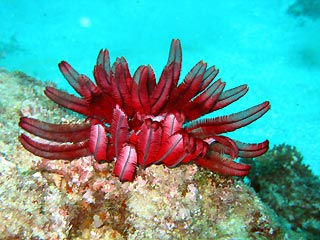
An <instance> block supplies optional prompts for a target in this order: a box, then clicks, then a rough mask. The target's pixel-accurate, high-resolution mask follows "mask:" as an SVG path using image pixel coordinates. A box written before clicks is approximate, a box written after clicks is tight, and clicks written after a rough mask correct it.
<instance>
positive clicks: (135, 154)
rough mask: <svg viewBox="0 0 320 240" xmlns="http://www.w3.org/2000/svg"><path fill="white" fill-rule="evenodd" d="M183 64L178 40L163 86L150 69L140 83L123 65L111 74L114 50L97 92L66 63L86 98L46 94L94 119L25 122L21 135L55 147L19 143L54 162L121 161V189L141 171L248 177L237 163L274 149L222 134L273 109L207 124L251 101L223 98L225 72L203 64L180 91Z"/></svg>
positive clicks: (101, 63) (103, 54)
mask: <svg viewBox="0 0 320 240" xmlns="http://www.w3.org/2000/svg"><path fill="white" fill-rule="evenodd" d="M181 63H182V52H181V44H180V41H179V40H172V43H171V48H170V53H169V58H168V62H167V64H166V66H165V67H164V70H163V71H162V74H161V76H160V79H159V81H158V82H157V81H156V77H155V74H154V71H153V69H152V67H151V66H150V65H148V66H140V67H139V68H138V69H137V70H136V72H135V73H134V75H133V76H131V75H130V72H129V68H128V63H127V61H126V59H125V58H123V57H121V58H117V59H116V61H115V62H114V63H113V65H112V67H111V66H110V59H109V52H108V50H101V51H100V53H99V56H98V59H97V63H96V65H95V67H94V71H93V73H94V78H95V82H96V84H95V83H93V82H92V81H91V80H90V79H89V78H88V77H87V76H85V75H82V74H79V73H78V72H77V71H76V70H74V69H73V68H72V67H71V66H70V65H69V64H68V63H67V62H65V61H62V62H61V63H60V64H59V68H60V71H61V72H62V74H63V76H64V77H65V78H66V80H67V81H68V82H69V84H70V85H71V86H72V87H73V88H74V89H75V91H76V92H77V93H78V94H79V95H80V96H81V97H77V96H74V95H71V94H68V93H66V92H63V91H60V90H58V89H55V88H52V87H47V88H46V89H45V91H44V93H45V94H46V96H47V97H48V98H50V99H51V100H52V101H54V102H56V103H57V104H59V105H61V106H63V107H65V108H68V109H70V110H72V111H75V112H78V113H80V114H83V115H85V116H87V120H86V122H85V123H82V124H52V123H46V122H43V121H39V120H37V119H33V118H27V117H22V118H21V119H20V122H19V125H20V127H22V128H23V129H24V130H26V131H27V132H29V133H31V134H33V135H36V136H38V137H40V138H43V139H46V140H49V141H50V143H41V142H38V141H35V140H33V139H32V138H30V137H28V136H27V135H25V134H21V135H20V137H19V140H20V142H21V143H22V145H23V146H24V148H26V149H27V150H28V151H30V152H31V153H33V154H35V155H37V156H40V157H43V158H47V159H64V160H73V159H77V158H80V157H83V156H89V155H93V156H94V158H95V159H96V160H97V161H98V162H104V161H112V160H115V166H114V171H113V173H114V174H115V175H116V176H118V177H119V179H120V180H121V181H132V180H133V179H134V175H135V172H136V167H137V166H140V167H142V168H146V167H148V166H149V165H151V164H164V165H166V166H168V167H176V166H178V165H179V164H186V163H190V162H193V163H195V164H197V165H200V166H202V167H205V168H207V169H210V170H211V171H214V172H217V173H219V174H223V175H233V176H245V175H247V174H248V173H249V171H250V166H249V165H245V164H241V163H237V162H234V159H236V158H237V157H243V158H247V157H257V156H259V155H262V154H263V153H265V152H266V151H267V150H268V145H269V143H268V141H267V140H266V141H264V142H261V143H257V144H247V143H243V142H239V141H235V140H233V139H231V138H229V137H226V136H223V135H221V134H223V133H226V132H231V131H234V130H236V129H238V128H241V127H244V126H246V125H248V124H250V123H252V122H253V121H255V120H257V119H258V118H260V117H261V116H262V115H264V114H265V113H266V112H267V111H268V110H269V109H270V104H269V102H267V101H266V102H263V103H261V104H259V105H256V106H254V107H251V108H248V109H246V110H244V111H241V112H238V113H234V114H231V115H226V116H221V117H215V118H208V119H201V120H200V119H198V118H200V117H201V116H203V115H205V114H208V113H211V112H213V111H215V110H218V109H221V108H223V107H225V106H227V105H229V104H231V103H233V102H234V101H236V100H238V99H239V98H241V97H242V96H244V95H245V94H246V92H247V91H248V87H247V85H241V86H239V87H235V88H232V89H229V90H226V91H223V90H224V87H225V85H226V84H225V83H224V82H222V81H221V80H220V79H219V80H216V81H214V79H215V77H216V75H217V74H218V70H217V69H216V68H215V67H214V66H212V67H207V64H206V63H204V62H203V61H200V62H198V63H197V64H196V65H195V66H194V67H193V68H192V69H191V70H190V72H189V73H188V74H187V76H186V77H185V78H184V80H183V81H182V82H181V83H180V84H179V77H180V72H181Z"/></svg>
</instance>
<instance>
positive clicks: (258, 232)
mask: <svg viewBox="0 0 320 240" xmlns="http://www.w3.org/2000/svg"><path fill="white" fill-rule="evenodd" d="M0 83H1V84H0V91H1V99H0V106H1V115H2V117H1V120H0V121H1V122H0V125H1V128H0V131H1V134H0V146H1V153H0V169H1V174H0V201H1V205H0V222H1V225H0V236H1V237H0V238H2V239H8V238H15V239H65V238H68V239H286V238H287V239H292V238H293V237H295V235H290V234H292V233H291V232H290V231H287V230H286V229H282V228H281V226H280V224H279V223H278V222H277V220H276V217H275V215H274V214H273V212H272V211H271V210H269V209H268V208H267V207H266V206H265V205H264V204H263V203H262V202H261V201H260V200H259V198H258V197H257V196H256V194H255V193H254V192H253V190H252V189H251V188H250V187H248V186H246V185H245V184H244V183H243V182H242V181H241V180H240V179H237V178H233V177H223V176H219V175H216V174H213V173H211V172H209V171H206V170H204V169H202V168H200V167H197V166H195V165H184V166H181V167H179V168H174V169H169V168H167V167H164V166H162V165H152V166H150V167H148V168H147V169H146V170H139V171H138V173H137V178H136V179H135V180H134V181H133V182H125V183H121V182H120V181H119V179H118V178H116V177H115V176H113V175H112V174H111V172H112V171H111V169H112V168H113V163H104V164H97V163H96V162H95V160H94V159H93V158H92V157H83V158H80V159H78V160H74V161H72V162H71V163H69V162H68V164H65V162H64V161H50V162H49V161H47V160H45V159H41V158H39V157H36V156H34V155H32V154H30V153H29V152H27V151H26V150H24V149H23V147H22V146H21V145H20V144H19V143H18V140H17V136H18V135H19V132H20V129H19V128H18V126H17V124H16V123H17V122H18V118H19V116H20V115H24V116H30V117H36V118H40V119H43V120H49V121H52V122H56V123H57V122H64V123H67V122H69V121H71V120H72V121H74V119H76V118H79V116H76V117H75V115H68V113H67V112H66V111H64V110H63V109H61V108H59V107H58V106H57V105H55V104H53V103H51V102H50V101H49V100H47V99H46V97H45V96H44V95H43V93H42V89H43V88H44V86H45V85H47V84H43V83H41V82H39V81H36V80H34V79H32V78H30V77H28V76H26V75H25V74H23V73H20V72H14V73H9V72H6V71H5V70H2V71H1V72H0ZM10 89H14V90H12V91H11V90H10ZM24 99H28V100H24ZM20 109H21V110H20ZM59 116H65V117H64V118H63V119H60V117H59ZM296 239H298V238H296Z"/></svg>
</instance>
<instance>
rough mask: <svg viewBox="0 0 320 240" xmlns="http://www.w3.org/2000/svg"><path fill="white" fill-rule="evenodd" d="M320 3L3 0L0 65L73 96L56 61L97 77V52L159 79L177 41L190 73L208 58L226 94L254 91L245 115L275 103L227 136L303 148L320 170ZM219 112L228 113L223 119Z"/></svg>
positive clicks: (237, 107)
mask: <svg viewBox="0 0 320 240" xmlns="http://www.w3.org/2000/svg"><path fill="white" fill-rule="evenodd" d="M319 11H320V10H319V1H292V0H291V1H290V0H281V1H279V0H268V1H246V2H245V3H244V2H243V1H237V0H234V1H228V2H226V1H200V2H198V1H169V0H164V1H142V0H140V1H138V0H137V1H126V0H116V1H90V3H88V2H87V1H77V3H76V4H75V2H74V1H50V0H49V1H37V2H36V3H35V2H34V1H24V0H19V1H18V0H17V1H15V0H10V1H6V0H0V14H1V16H2V21H1V23H0V26H1V31H0V67H3V68H6V69H8V70H21V71H23V72H25V73H27V74H28V75H31V76H33V77H35V78H37V79H40V80H43V81H45V80H50V81H53V82H55V83H57V84H58V86H59V87H60V88H63V89H68V90H69V91H70V92H72V90H71V88H70V87H69V86H68V84H67V81H65V79H64V78H63V76H62V75H61V74H60V72H59V70H58V68H57V64H58V63H59V62H60V61H61V60H66V61H68V62H69V63H70V64H72V65H73V67H74V68H75V69H77V70H78V71H79V72H81V73H84V74H87V75H88V76H90V77H92V70H93V65H94V64H95V61H96V57H97V55H98V52H99V50H100V49H102V48H107V49H108V50H109V52H110V55H111V59H112V60H113V59H115V58H116V57H117V56H125V57H126V59H127V61H128V63H129V67H130V70H131V72H132V73H133V71H134V69H136V68H137V67H138V66H139V65H141V64H151V65H152V67H153V68H154V69H155V73H156V76H157V77H158V76H159V75H160V73H161V71H162V68H163V66H164V65H165V63H166V58H167V54H168V46H169V44H170V41H171V39H173V38H179V39H180V40H181V42H182V48H183V66H182V67H183V68H182V76H184V75H185V74H186V73H187V71H188V70H189V69H190V68H191V67H192V66H194V64H195V63H196V62H197V61H199V60H200V59H203V60H204V61H205V62H208V64H209V65H216V66H217V67H218V68H219V69H220V74H219V76H218V77H220V78H222V79H223V80H224V81H226V82H227V87H226V88H232V87H235V86H238V85H241V84H244V83H246V84H248V86H249V88H250V90H249V92H248V93H247V95H246V97H244V98H243V99H241V100H240V101H238V102H237V103H236V104H232V105H231V106H230V107H228V108H227V109H225V110H223V111H224V112H225V113H226V114H227V113H232V112H237V111H239V110H241V109H245V108H247V107H249V106H252V105H255V104H257V103H259V102H262V101H265V100H269V101H270V102H271V107H272V109H271V111H270V112H269V113H268V114H267V115H266V116H264V117H263V118H262V119H259V120H258V121H256V122H255V123H253V124H251V125H250V126H248V127H246V128H243V129H241V130H238V131H236V132H235V133H230V135H229V136H234V138H236V139H239V140H242V141H246V142H261V141H263V140H264V139H265V138H267V139H269V140H270V143H271V146H272V145H274V144H281V143H287V144H290V145H293V146H296V147H297V148H298V149H299V151H301V153H302V154H303V156H304V162H305V163H307V164H308V165H310V166H311V168H312V170H313V171H314V173H316V174H319V173H320V161H319V159H320V151H319V149H320V142H319V139H320V131H319V128H318V125H319V120H320V108H319V104H320V97H319V94H320V83H319V77H320V23H319V21H320V20H319V15H320V14H319ZM217 115H220V113H217Z"/></svg>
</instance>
